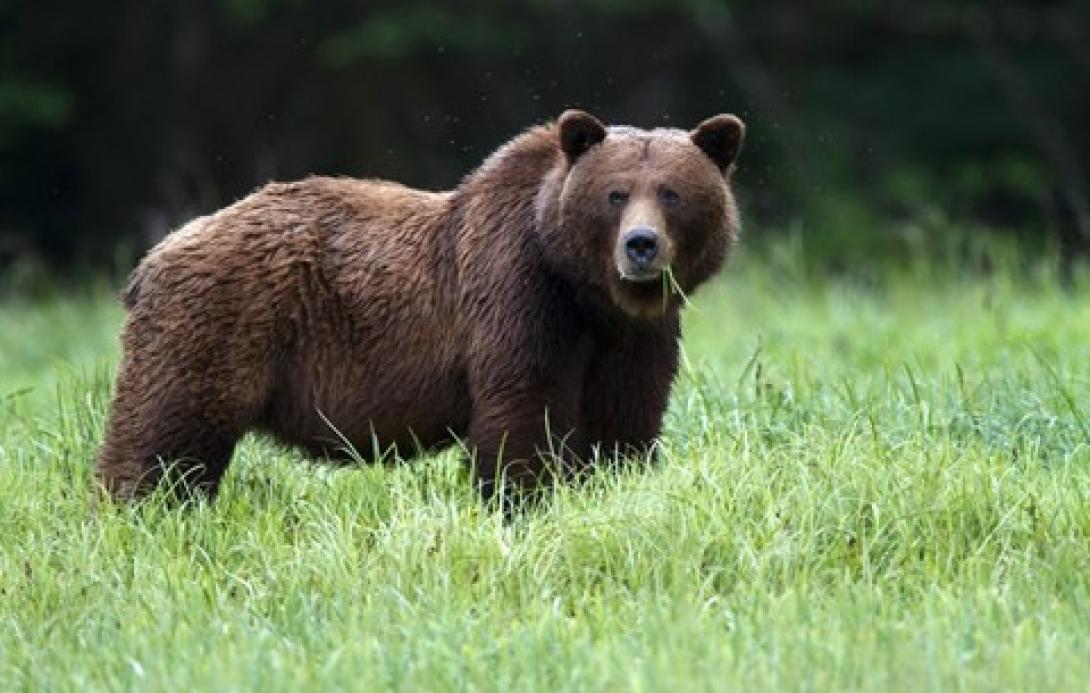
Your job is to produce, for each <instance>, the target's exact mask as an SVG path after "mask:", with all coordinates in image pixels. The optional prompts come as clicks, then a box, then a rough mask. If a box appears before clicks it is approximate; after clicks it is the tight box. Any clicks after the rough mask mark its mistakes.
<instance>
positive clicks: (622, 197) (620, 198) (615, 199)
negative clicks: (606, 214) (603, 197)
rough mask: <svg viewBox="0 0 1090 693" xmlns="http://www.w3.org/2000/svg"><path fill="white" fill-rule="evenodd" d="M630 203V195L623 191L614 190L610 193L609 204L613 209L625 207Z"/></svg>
mask: <svg viewBox="0 0 1090 693" xmlns="http://www.w3.org/2000/svg"><path fill="white" fill-rule="evenodd" d="M626 202H628V193H626V192H624V191H622V190H613V191H611V192H610V193H609V204H610V206H612V207H623V206H624V204H625V203H626Z"/></svg>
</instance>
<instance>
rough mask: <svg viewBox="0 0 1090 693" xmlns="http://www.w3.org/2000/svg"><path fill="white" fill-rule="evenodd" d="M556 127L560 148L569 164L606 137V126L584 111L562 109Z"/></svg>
mask: <svg viewBox="0 0 1090 693" xmlns="http://www.w3.org/2000/svg"><path fill="white" fill-rule="evenodd" d="M557 128H558V130H559V131H560V149H562V150H563V151H564V156H566V157H568V163H569V164H574V163H575V160H576V159H578V158H579V157H580V156H582V155H583V154H584V153H585V152H586V151H587V150H588V149H590V148H591V147H593V146H594V145H596V144H598V143H599V142H601V141H602V140H604V139H605V138H606V126H605V125H602V121H600V120H598V119H597V118H595V117H594V116H592V115H591V114H589V113H587V112H586V111H580V110H575V109H572V110H568V111H564V112H563V113H562V114H560V120H558V121H557Z"/></svg>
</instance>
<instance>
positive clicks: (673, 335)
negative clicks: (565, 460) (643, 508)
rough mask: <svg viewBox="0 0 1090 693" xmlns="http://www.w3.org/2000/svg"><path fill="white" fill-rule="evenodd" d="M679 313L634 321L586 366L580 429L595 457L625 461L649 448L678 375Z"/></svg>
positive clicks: (603, 345) (587, 452) (598, 351)
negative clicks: (648, 321) (646, 321)
mask: <svg viewBox="0 0 1090 693" xmlns="http://www.w3.org/2000/svg"><path fill="white" fill-rule="evenodd" d="M679 335H680V327H679V325H678V323H677V317H676V315H674V316H667V317H666V318H665V319H664V322H663V323H662V324H653V325H636V326H631V327H629V328H628V329H626V330H625V331H624V332H622V333H621V334H619V335H615V336H614V337H613V338H612V339H610V340H608V341H604V342H603V343H602V345H601V347H600V348H599V349H598V350H597V351H596V353H595V355H594V357H593V358H592V359H591V362H590V364H589V366H588V367H587V375H586V383H585V386H584V389H583V399H582V402H581V404H580V420H579V429H580V431H581V432H582V434H583V439H584V440H585V441H586V443H587V448H586V450H584V451H581V452H582V453H583V454H585V455H586V456H587V459H591V458H593V456H594V452H595V448H597V453H598V454H599V455H600V456H601V457H604V458H607V459H610V460H616V461H618V462H620V461H623V460H624V458H625V457H626V456H628V457H644V456H646V455H647V454H648V453H649V452H651V450H652V448H653V446H654V443H655V440H656V439H657V438H658V436H659V433H660V431H661V428H662V418H663V415H664V414H665V412H666V406H667V404H668V402H669V399H670V389H671V386H672V384H673V381H674V377H675V376H676V375H677V368H678V355H679V348H678V338H679Z"/></svg>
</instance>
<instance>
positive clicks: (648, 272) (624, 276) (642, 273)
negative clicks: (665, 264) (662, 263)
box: [617, 267, 663, 284]
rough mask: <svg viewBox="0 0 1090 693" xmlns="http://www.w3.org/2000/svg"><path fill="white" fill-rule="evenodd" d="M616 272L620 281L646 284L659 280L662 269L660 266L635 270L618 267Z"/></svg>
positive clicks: (660, 279)
mask: <svg viewBox="0 0 1090 693" xmlns="http://www.w3.org/2000/svg"><path fill="white" fill-rule="evenodd" d="M617 272H618V273H619V274H620V275H621V281H624V282H632V283H633V284H647V283H650V282H661V281H662V273H663V270H662V269H661V268H654V269H652V268H648V269H645V270H636V269H629V268H625V267H618V268H617Z"/></svg>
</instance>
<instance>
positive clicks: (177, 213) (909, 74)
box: [0, 0, 1090, 266]
mask: <svg viewBox="0 0 1090 693" xmlns="http://www.w3.org/2000/svg"><path fill="white" fill-rule="evenodd" d="M568 106H580V107H584V108H587V109H590V110H592V111H594V112H596V113H597V114H599V115H600V116H602V117H603V118H605V119H608V120H610V121H614V122H625V123H631V124H635V125H642V126H653V125H670V126H678V127H689V126H691V125H692V124H694V123H696V122H697V121H699V120H700V119H702V118H703V117H705V116H707V115H710V114H712V113H715V112H720V111H734V112H737V113H739V114H740V115H742V116H743V117H744V118H745V119H746V120H747V121H748V123H749V125H750V130H749V134H750V138H749V141H748V143H747V148H746V152H745V154H744V156H743V167H742V169H741V171H740V173H739V182H740V185H741V192H742V199H743V202H744V204H745V208H746V212H747V219H748V220H749V225H750V229H751V231H753V232H758V231H759V230H761V229H776V228H787V227H790V226H796V227H802V228H803V229H804V230H805V232H806V233H808V234H810V237H811V238H813V239H814V243H815V244H816V245H819V246H820V245H824V246H827V247H828V248H830V249H831V251H832V252H835V253H837V254H844V253H851V252H858V253H860V254H863V253H871V252H887V251H890V250H891V249H892V250H896V249H897V248H898V247H900V246H901V245H903V243H905V242H906V240H905V239H911V238H917V237H921V238H923V239H924V241H923V242H928V239H931V238H932V237H933V236H934V235H937V234H941V233H942V229H944V228H948V227H950V226H956V227H959V228H969V229H976V228H988V229H1008V230H1014V231H1017V232H1018V233H1020V234H1022V235H1024V236H1027V237H1031V238H1032V237H1040V238H1051V239H1061V240H1062V242H1063V243H1064V244H1065V245H1066V247H1068V248H1070V249H1072V250H1076V249H1078V248H1079V247H1086V244H1087V239H1090V182H1088V180H1090V178H1088V177H1090V172H1088V169H1090V128H1088V127H1087V124H1088V123H1090V117H1088V116H1090V2H1087V1H1086V0H1077V1H1076V0H1070V1H1067V2H1034V3H1028V2H1027V3H1025V4H1007V3H991V2H978V3H965V2H937V1H932V0H921V1H920V2H903V3H902V2H863V1H862V0H831V1H830V2H825V3H801V2H789V1H787V0H767V1H756V0H754V1H750V0H745V1H741V0H737V1H733V2H717V1H714V0H631V1H625V0H591V1H590V2H574V1H565V0H560V1H555V2H547V1H545V0H530V1H529V2H522V3H515V2H507V1H504V0H480V1H477V2H464V3H443V2H418V1H416V0H406V1H402V2H361V1H352V0H324V1H322V2H318V1H317V0H194V1H191V2H183V1H181V0H176V1H174V2H170V1H167V0H160V1H151V0H113V1H112V2H109V3H90V2H75V1H74V0H55V1H54V2H27V1H25V0H22V1H15V0H0V266H2V265H3V263H5V262H7V261H10V260H11V258H13V257H17V256H35V257H39V258H42V259H44V260H46V261H48V262H50V263H51V264H55V265H57V266H65V265H68V264H71V263H73V262H78V263H84V262H87V263H90V264H92V265H93V264H96V263H102V262H107V261H109V259H110V258H111V256H112V254H113V253H114V252H115V248H116V247H117V246H118V245H119V244H127V245H128V246H129V247H131V248H134V249H136V248H139V247H143V246H146V245H147V244H148V243H150V242H152V241H153V240H154V239H155V238H156V237H158V236H159V235H161V234H162V233H164V232H165V231H166V230H168V229H169V228H171V227H172V226H173V225H175V224H177V223H178V222H179V221H182V220H184V219H186V218H188V217H189V216H192V215H194V214H196V213H199V212H205V211H209V210H211V209H214V208H216V207H219V206H222V205H224V204H226V203H228V202H230V201H232V200H234V199H236V198H238V197H239V196H241V195H243V194H245V193H246V192H248V191H249V190H251V189H253V188H254V187H256V186H258V185H260V184H261V183H263V182H265V181H267V180H270V179H290V178H296V177H300V176H304V175H307V174H309V173H329V174H341V175H353V176H376V177H385V178H393V179H397V180H400V181H402V182H405V183H408V184H412V185H417V186H424V187H432V188H443V187H450V186H453V185H455V184H456V183H457V182H458V180H459V178H460V177H461V176H462V175H464V173H465V172H466V171H467V170H468V169H469V168H471V167H472V166H474V165H476V164H477V163H478V162H479V161H480V159H481V158H482V157H483V156H485V155H486V154H487V153H488V152H490V151H491V150H492V149H493V148H495V147H496V146H497V145H498V144H500V143H501V142H503V141H504V140H505V139H507V138H508V137H510V136H511V135H512V134H514V133H515V132H517V131H518V130H520V129H522V128H524V127H526V126H527V125H529V124H531V123H534V122H539V121H542V120H544V119H547V118H551V117H555V115H556V114H558V113H559V112H560V111H561V110H562V109H563V108H565V107H568Z"/></svg>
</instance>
